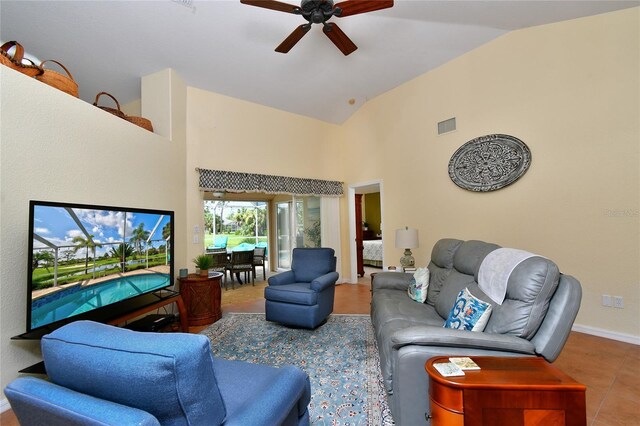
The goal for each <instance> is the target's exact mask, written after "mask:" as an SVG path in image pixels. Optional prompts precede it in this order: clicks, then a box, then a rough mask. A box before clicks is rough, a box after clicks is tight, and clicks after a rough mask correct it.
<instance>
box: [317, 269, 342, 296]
mask: <svg viewBox="0 0 640 426" xmlns="http://www.w3.org/2000/svg"><path fill="white" fill-rule="evenodd" d="M338 276H339V275H338V273H337V272H329V273H328V274H324V275H322V276H320V277H318V278H316V279H314V280H313V281H311V290H313V291H318V292H320V291H324V290H325V289H327V288H329V287H331V286H332V285H335V284H336V281H338Z"/></svg>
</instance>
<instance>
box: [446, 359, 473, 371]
mask: <svg viewBox="0 0 640 426" xmlns="http://www.w3.org/2000/svg"><path fill="white" fill-rule="evenodd" d="M449 361H451V362H452V363H454V364H455V365H457V366H458V367H460V369H461V370H480V366H479V365H478V364H476V363H475V362H474V361H473V360H472V359H471V358H469V357H468V356H464V357H453V358H449Z"/></svg>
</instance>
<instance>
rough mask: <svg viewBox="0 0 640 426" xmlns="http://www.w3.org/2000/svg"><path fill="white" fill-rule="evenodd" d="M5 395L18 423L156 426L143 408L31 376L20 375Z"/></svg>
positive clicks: (54, 425) (151, 416)
mask: <svg viewBox="0 0 640 426" xmlns="http://www.w3.org/2000/svg"><path fill="white" fill-rule="evenodd" d="M5 394H6V395H7V398H8V399H9V401H10V403H11V408H13V411H14V413H15V414H16V416H17V417H18V421H19V422H20V423H21V424H24V425H28V424H46V425H52V426H61V425H68V424H82V425H102V426H104V425H114V426H115V425H140V426H156V425H157V426H160V422H158V420H157V419H156V418H155V417H154V416H153V415H151V414H150V413H147V412H146V411H143V410H139V409H137V408H133V407H128V406H126V405H122V404H118V403H115V402H111V401H107V400H105V399H100V398H95V397H93V396H91V395H86V394H83V393H80V392H76V391H74V390H71V389H68V388H65V387H62V386H59V385H56V384H54V383H51V382H47V381H45V380H41V379H37V378H35V377H21V378H18V379H16V380H14V381H13V382H11V383H10V384H9V386H7V388H6V389H5Z"/></svg>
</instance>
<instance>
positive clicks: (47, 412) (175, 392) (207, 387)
mask: <svg viewBox="0 0 640 426" xmlns="http://www.w3.org/2000/svg"><path fill="white" fill-rule="evenodd" d="M42 353H43V357H44V361H45V365H46V370H47V374H48V376H49V380H50V381H45V380H41V379H37V378H34V377H21V378H18V379H16V380H14V381H13V382H11V383H10V384H9V385H8V386H7V387H6V388H5V394H6V396H7V398H8V400H9V402H10V403H11V407H12V408H13V410H14V412H15V414H16V416H17V417H18V421H19V422H20V424H21V425H22V426H29V425H48V426H63V425H64V426H68V425H145V426H146V425H193V426H197V425H206V426H209V425H237V426H245V425H263V426H271V425H308V424H309V413H308V411H307V405H308V404H309V401H310V398H311V388H310V384H309V378H308V376H307V375H306V373H304V372H303V371H302V370H300V369H298V368H296V367H293V366H285V367H281V368H275V367H270V366H265V365H259V364H251V363H246V362H239V361H227V360H223V359H217V358H214V357H213V356H212V355H211V349H210V347H209V339H207V338H206V337H205V336H203V335H197V334H183V333H163V334H160V333H140V332H135V331H131V330H126V329H122V328H117V327H112V326H108V325H104V324H99V323H95V322H91V321H77V322H73V323H71V324H69V325H66V326H64V327H62V328H59V329H58V330H56V331H54V332H53V333H51V334H48V335H46V336H44V337H43V339H42Z"/></svg>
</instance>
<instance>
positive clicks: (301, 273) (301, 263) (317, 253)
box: [291, 247, 336, 283]
mask: <svg viewBox="0 0 640 426" xmlns="http://www.w3.org/2000/svg"><path fill="white" fill-rule="evenodd" d="M291 270H292V271H293V273H294V274H295V277H296V282H299V283H310V282H311V281H313V280H314V279H316V278H318V277H320V276H322V275H324V274H328V273H329V272H335V270H336V257H335V251H334V250H333V249H332V248H326V247H322V248H294V249H293V254H292V261H291Z"/></svg>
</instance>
